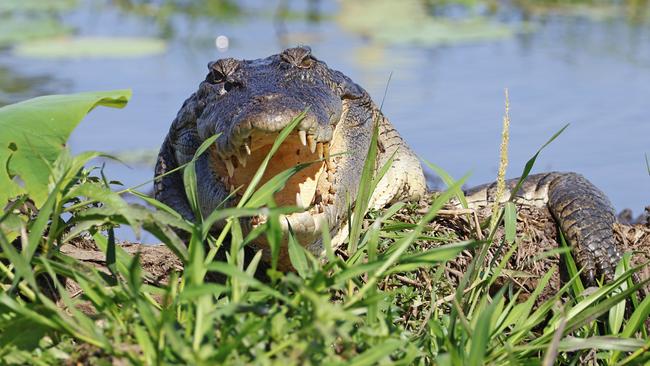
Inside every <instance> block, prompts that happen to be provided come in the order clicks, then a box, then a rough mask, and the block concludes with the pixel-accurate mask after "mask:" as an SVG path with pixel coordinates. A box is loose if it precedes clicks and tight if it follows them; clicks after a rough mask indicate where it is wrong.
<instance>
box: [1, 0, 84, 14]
mask: <svg viewBox="0 0 650 366" xmlns="http://www.w3.org/2000/svg"><path fill="white" fill-rule="evenodd" d="M76 6H77V0H47V1H43V0H2V1H0V12H17V11H28V12H51V11H63V10H71V9H74V8H75V7H76Z"/></svg>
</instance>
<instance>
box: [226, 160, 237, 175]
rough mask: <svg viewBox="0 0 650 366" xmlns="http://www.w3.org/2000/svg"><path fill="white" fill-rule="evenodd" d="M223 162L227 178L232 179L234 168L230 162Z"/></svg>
mask: <svg viewBox="0 0 650 366" xmlns="http://www.w3.org/2000/svg"><path fill="white" fill-rule="evenodd" d="M223 162H224V163H225V164H226V169H227V170H228V176H229V177H231V178H232V176H233V174H235V166H234V165H232V160H231V159H225V160H224V161H223Z"/></svg>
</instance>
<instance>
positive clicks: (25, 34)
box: [0, 17, 71, 47]
mask: <svg viewBox="0 0 650 366" xmlns="http://www.w3.org/2000/svg"><path fill="white" fill-rule="evenodd" d="M70 31H71V29H70V28H69V27H66V26H64V25H63V24H61V22H59V21H57V20H56V19H52V18H48V17H34V18H20V17H11V18H8V17H0V47H6V46H10V45H12V44H15V43H19V42H25V41H32V40H36V39H41V38H49V37H55V36H60V35H65V34H68V33H70Z"/></svg>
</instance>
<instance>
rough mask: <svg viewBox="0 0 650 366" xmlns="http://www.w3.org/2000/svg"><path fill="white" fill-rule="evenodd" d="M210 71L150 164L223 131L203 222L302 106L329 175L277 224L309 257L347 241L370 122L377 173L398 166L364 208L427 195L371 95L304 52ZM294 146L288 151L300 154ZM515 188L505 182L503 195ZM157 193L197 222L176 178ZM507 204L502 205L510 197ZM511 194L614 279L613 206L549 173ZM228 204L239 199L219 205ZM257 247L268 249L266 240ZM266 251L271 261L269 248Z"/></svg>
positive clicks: (202, 169) (221, 64) (201, 172)
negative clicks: (308, 205) (541, 213)
mask: <svg viewBox="0 0 650 366" xmlns="http://www.w3.org/2000/svg"><path fill="white" fill-rule="evenodd" d="M209 69H210V72H209V74H208V76H207V77H206V79H205V81H203V82H202V83H201V84H200V86H199V89H198V90H197V92H196V93H194V94H193V95H192V96H190V98H189V99H187V100H186V101H185V103H184V104H183V107H182V108H181V110H180V111H179V112H178V115H177V117H176V119H175V120H174V122H173V123H172V126H171V128H170V131H169V134H168V135H167V138H166V139H165V142H164V143H163V146H162V148H161V151H160V155H159V157H158V163H157V165H156V175H161V174H164V173H166V172H169V171H170V170H172V169H175V168H177V167H178V166H180V165H182V164H184V163H186V162H188V161H189V160H190V159H191V158H192V156H193V155H194V152H195V151H196V149H197V148H198V146H199V145H200V144H201V142H202V141H204V140H205V139H206V138H208V137H210V136H212V135H214V134H216V133H218V134H221V135H220V136H219V138H218V139H217V142H216V144H215V147H214V148H213V149H212V150H211V152H210V153H206V154H204V155H203V156H201V158H199V160H198V161H197V165H196V170H197V179H198V194H199V206H200V210H201V213H202V215H204V216H206V215H208V214H209V213H210V212H212V210H214V209H215V208H216V207H217V206H218V205H220V204H221V203H222V201H223V200H224V199H225V198H226V197H227V196H228V194H229V191H230V190H229V187H228V186H229V185H230V184H228V182H229V178H227V177H225V175H226V168H228V169H229V170H230V171H229V172H228V173H227V175H231V171H232V169H231V168H232V166H228V164H227V163H228V162H227V161H230V160H231V159H232V161H234V160H235V157H237V158H238V159H240V158H241V157H242V154H244V153H243V152H242V151H244V148H248V145H247V142H246V141H249V140H246V139H247V138H248V136H249V135H250V136H252V135H251V134H253V133H257V132H255V131H258V132H259V131H262V132H263V133H264V134H267V133H275V132H277V131H279V130H281V129H282V128H283V127H284V126H286V125H287V124H288V123H289V121H290V120H291V119H292V118H293V117H295V116H296V115H297V114H299V113H300V112H302V111H303V110H304V109H305V108H306V107H308V108H309V110H308V113H307V115H306V117H305V119H304V120H303V121H302V122H301V123H300V124H299V126H298V131H302V132H301V133H302V134H305V135H306V136H307V142H309V144H306V143H305V141H304V138H305V135H302V136H301V139H303V145H305V146H307V145H310V146H312V145H311V144H313V146H312V151H313V150H314V149H315V146H316V142H319V145H318V150H319V151H320V152H319V153H322V150H323V148H325V149H328V151H329V152H330V153H331V155H332V157H331V165H327V171H326V174H325V176H326V178H318V179H319V180H318V187H320V188H318V189H317V191H318V192H319V193H317V194H316V196H314V197H315V198H314V200H316V201H314V200H312V204H313V205H315V207H319V210H314V209H312V210H311V211H306V212H303V213H296V214H292V215H289V216H287V217H285V218H284V220H283V221H282V223H283V225H284V230H285V232H287V231H288V225H291V229H292V231H293V232H294V234H295V236H296V237H297V238H298V239H299V241H300V242H301V243H302V245H304V246H305V247H306V248H308V249H309V250H310V251H312V252H313V253H315V254H321V253H322V252H323V245H322V243H321V239H320V238H321V230H322V228H323V227H324V225H328V227H329V228H330V231H331V235H332V236H333V237H334V239H335V243H340V242H341V241H343V240H344V239H345V233H346V232H347V229H346V228H347V221H348V217H347V215H348V212H349V207H348V202H354V200H355V198H356V195H357V187H358V186H359V181H360V178H361V170H362V167H363V164H364V159H365V154H366V152H367V151H368V147H369V144H370V138H371V135H372V130H373V126H374V125H375V123H379V140H378V145H379V146H378V147H379V153H378V157H377V168H379V167H381V166H383V165H384V163H386V162H387V161H388V160H389V159H390V157H391V156H394V161H393V163H392V165H391V167H390V169H389V170H388V172H387V174H386V175H385V176H384V178H383V179H382V181H381V182H380V183H379V185H378V186H377V188H376V190H375V192H374V194H373V196H372V197H371V203H370V207H375V208H380V207H383V206H385V205H387V204H390V203H392V202H395V201H397V200H414V199H418V198H419V197H421V196H423V195H424V194H425V193H426V186H425V180H424V175H423V172H422V168H421V166H420V164H419V162H418V159H417V157H416V156H415V155H414V154H413V152H412V151H411V150H410V148H409V147H408V146H407V144H406V143H405V142H404V140H403V139H402V138H401V137H400V135H399V133H398V132H397V131H396V130H395V127H393V125H392V124H391V123H390V122H389V121H388V119H386V118H385V117H384V116H383V115H382V113H381V112H380V111H379V108H378V107H377V106H376V104H375V103H374V102H373V101H372V99H371V98H370V96H369V95H368V93H367V92H366V91H365V90H363V88H361V87H359V86H358V85H357V84H355V83H354V82H353V81H352V80H350V79H349V78H348V77H346V76H345V75H343V74H342V73H340V72H338V71H335V70H332V69H330V68H329V67H327V65H326V64H325V63H324V62H322V61H319V60H317V59H316V58H314V57H313V56H312V55H311V50H310V49H309V48H307V47H298V48H292V49H288V50H285V51H283V52H282V53H280V54H278V55H272V56H270V57H268V58H265V59H259V60H250V61H247V60H234V59H224V60H219V61H216V62H213V63H210V65H209ZM296 136H297V133H296ZM293 138H294V140H297V137H293ZM250 141H252V140H250ZM291 146H294V145H291ZM296 146H297V147H295V148H294V147H292V148H293V149H297V150H300V149H301V148H302V147H300V145H296ZM297 153H298V154H300V151H297ZM248 154H249V155H250V151H249V152H248ZM336 154H339V155H336ZM244 157H245V155H244ZM224 178H225V179H224ZM231 178H232V176H231ZM232 179H236V175H235V178H232ZM324 179H325V180H324ZM515 182H516V180H511V181H508V183H507V186H508V187H509V189H513V188H514V185H515ZM321 183H322V184H321ZM328 187H329V188H328ZM495 190H496V185H495V184H491V185H484V186H481V187H477V188H474V189H471V190H469V191H468V192H467V198H468V201H469V204H470V206H472V207H480V206H487V205H490V204H491V203H492V202H493V201H494V197H495ZM154 192H155V197H156V198H157V199H158V200H160V201H162V202H163V203H166V204H167V205H169V206H171V207H173V208H174V209H176V210H177V211H178V212H180V213H181V214H182V215H183V216H184V217H186V218H187V219H189V220H192V219H194V214H193V213H192V211H191V210H190V206H189V204H188V201H187V199H186V197H185V191H184V187H183V184H182V178H181V174H180V173H178V172H177V173H173V174H168V175H166V176H165V177H164V178H162V179H159V180H158V181H157V183H156V184H155V186H154ZM321 194H322V197H320V195H321ZM503 197H504V198H506V199H507V197H509V193H506V194H505V195H504V196H503ZM517 197H518V198H517V202H518V203H521V204H532V205H537V206H543V205H548V208H549V209H550V212H551V213H552V214H553V216H554V217H555V219H556V220H557V222H558V223H559V225H560V227H561V228H562V230H563V232H564V233H565V234H566V236H567V239H568V240H569V241H570V242H571V243H572V245H573V246H574V248H575V253H576V257H577V260H578V262H579V264H580V266H581V267H582V268H584V273H585V275H586V278H587V279H589V280H590V281H593V280H594V279H595V278H596V277H597V276H600V275H605V277H606V278H608V279H611V277H612V276H613V273H614V268H615V266H616V263H617V262H618V260H619V259H620V258H621V253H620V252H619V251H618V249H617V248H616V244H615V241H614V236H613V227H612V225H613V224H614V221H615V217H614V213H613V209H612V207H611V204H610V203H609V201H608V200H607V198H606V197H605V195H604V194H603V193H602V192H601V191H600V190H598V189H597V188H596V187H594V186H593V185H592V184H591V183H590V182H589V181H587V180H586V179H585V178H583V177H582V176H580V175H577V174H575V173H547V174H539V175H533V176H530V177H528V178H527V179H526V181H525V182H524V184H523V186H522V187H521V190H520V191H519V192H518V194H517ZM296 199H297V200H298V198H296ZM319 200H323V201H322V202H324V203H323V204H322V206H318V204H319V203H318V202H320V201H319ZM325 201H327V202H330V203H327V202H325ZM234 203H236V199H235V200H230V201H229V202H225V204H226V205H232V204H234ZM251 225H252V224H251ZM259 244H260V246H261V247H263V248H264V243H259ZM265 253H266V255H267V256H266V258H267V259H268V257H269V253H268V250H267V251H266V252H265ZM280 256H281V258H280V267H281V268H285V269H289V268H290V262H289V259H288V253H287V252H286V249H284V250H283V251H282V252H281V255H280Z"/></svg>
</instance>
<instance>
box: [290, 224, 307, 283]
mask: <svg viewBox="0 0 650 366" xmlns="http://www.w3.org/2000/svg"><path fill="white" fill-rule="evenodd" d="M287 225H289V259H290V260H291V265H292V266H293V268H295V269H296V271H297V272H298V274H299V275H300V277H302V278H306V277H307V273H308V272H307V270H308V269H309V267H308V264H307V257H306V256H305V249H304V248H303V247H302V246H301V245H300V244H298V241H297V240H296V237H295V236H294V235H293V230H292V229H291V225H290V224H289V221H288V220H287Z"/></svg>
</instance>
